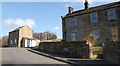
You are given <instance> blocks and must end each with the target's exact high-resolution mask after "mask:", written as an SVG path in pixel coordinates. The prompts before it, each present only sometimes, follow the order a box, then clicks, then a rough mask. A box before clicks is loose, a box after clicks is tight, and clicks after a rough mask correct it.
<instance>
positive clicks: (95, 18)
mask: <svg viewBox="0 0 120 66" xmlns="http://www.w3.org/2000/svg"><path fill="white" fill-rule="evenodd" d="M90 19H91V23H95V22H98V19H97V13H91V14H90Z"/></svg>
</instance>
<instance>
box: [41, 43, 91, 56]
mask: <svg viewBox="0 0 120 66" xmlns="http://www.w3.org/2000/svg"><path fill="white" fill-rule="evenodd" d="M39 48H40V49H41V50H44V51H49V52H56V53H62V54H65V55H68V56H71V57H80V58H90V55H89V45H88V44H86V42H85V41H69V42H66V41H62V42H42V43H40V45H39Z"/></svg>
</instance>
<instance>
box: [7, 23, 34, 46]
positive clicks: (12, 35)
mask: <svg viewBox="0 0 120 66" xmlns="http://www.w3.org/2000/svg"><path fill="white" fill-rule="evenodd" d="M23 37H27V38H33V33H32V30H31V29H30V28H29V27H28V26H27V25H24V26H22V27H19V28H16V29H15V30H13V31H11V32H9V39H8V44H9V46H14V47H21V45H22V39H23Z"/></svg>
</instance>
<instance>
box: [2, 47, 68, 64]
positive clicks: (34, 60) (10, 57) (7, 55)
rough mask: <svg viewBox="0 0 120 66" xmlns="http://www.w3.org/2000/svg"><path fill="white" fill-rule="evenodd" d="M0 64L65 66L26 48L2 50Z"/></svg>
mask: <svg viewBox="0 0 120 66" xmlns="http://www.w3.org/2000/svg"><path fill="white" fill-rule="evenodd" d="M2 64H67V63H64V62H60V61H57V60H54V59H51V58H48V57H44V56H41V55H38V54H35V53H32V52H30V51H28V50H27V48H2Z"/></svg>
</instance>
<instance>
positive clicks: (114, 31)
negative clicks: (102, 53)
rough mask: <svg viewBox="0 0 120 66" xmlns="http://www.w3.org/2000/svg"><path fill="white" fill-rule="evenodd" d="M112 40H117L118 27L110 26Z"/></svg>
mask: <svg viewBox="0 0 120 66" xmlns="http://www.w3.org/2000/svg"><path fill="white" fill-rule="evenodd" d="M111 34H112V40H113V41H118V27H111Z"/></svg>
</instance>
